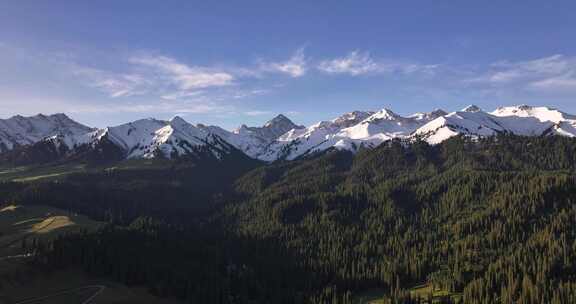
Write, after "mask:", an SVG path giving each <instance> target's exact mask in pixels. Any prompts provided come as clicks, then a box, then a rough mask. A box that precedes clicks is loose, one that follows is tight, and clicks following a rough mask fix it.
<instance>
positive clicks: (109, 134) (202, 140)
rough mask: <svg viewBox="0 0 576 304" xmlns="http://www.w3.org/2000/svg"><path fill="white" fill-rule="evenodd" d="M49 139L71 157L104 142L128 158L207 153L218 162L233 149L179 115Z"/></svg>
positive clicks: (169, 156) (141, 120) (142, 120)
mask: <svg viewBox="0 0 576 304" xmlns="http://www.w3.org/2000/svg"><path fill="white" fill-rule="evenodd" d="M49 140H51V141H52V143H53V144H55V145H57V146H60V145H65V146H66V149H65V150H66V151H68V153H71V154H73V153H75V151H76V150H78V149H81V150H85V149H86V147H90V148H92V149H97V148H98V146H99V145H100V144H101V143H103V142H104V141H106V142H109V143H112V144H113V145H115V146H116V147H118V148H119V149H120V150H121V151H122V152H123V154H124V157H125V158H128V159H135V158H155V157H164V158H173V157H176V156H200V155H201V154H202V155H206V153H210V154H211V155H212V156H214V157H216V158H219V159H220V158H221V157H222V156H223V155H225V154H227V153H230V152H232V149H233V148H232V146H230V145H229V144H228V143H225V142H223V141H222V140H220V138H219V137H218V136H217V135H214V134H213V133H210V132H208V131H207V130H205V129H203V128H200V127H197V126H194V125H192V124H190V123H188V122H186V121H185V120H184V119H182V118H180V117H178V116H177V117H174V118H172V119H171V120H169V121H164V120H157V119H153V118H148V119H140V120H137V121H134V122H130V123H126V124H122V125H119V126H114V127H108V128H104V129H99V130H95V131H92V132H89V133H86V134H81V135H70V136H58V137H52V138H50V139H49Z"/></svg>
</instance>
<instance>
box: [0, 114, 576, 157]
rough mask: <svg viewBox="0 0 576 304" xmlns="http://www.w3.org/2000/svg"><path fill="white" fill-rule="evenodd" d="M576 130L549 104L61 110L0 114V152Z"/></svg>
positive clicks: (268, 151) (253, 151) (128, 152)
mask: <svg viewBox="0 0 576 304" xmlns="http://www.w3.org/2000/svg"><path fill="white" fill-rule="evenodd" d="M460 134H462V135H466V136H472V137H481V136H491V135H495V134H516V135H523V136H546V135H563V136H570V137H574V136H576V116H574V115H570V114H567V113H564V112H562V111H559V110H557V109H554V108H550V107H532V106H527V105H520V106H507V107H499V108H497V109H496V110H495V111H492V112H485V111H482V110H481V109H480V108H479V107H477V106H473V105H472V106H468V107H466V108H464V109H462V110H461V111H455V112H451V113H447V112H445V111H443V110H435V111H433V112H428V113H415V114H413V115H410V116H401V115H398V114H396V113H394V112H393V111H391V110H389V109H382V110H379V111H353V112H350V113H345V114H343V115H341V116H339V117H337V118H334V119H332V120H328V121H320V122H318V123H315V124H313V125H311V126H308V127H305V126H300V125H296V124H295V123H293V122H292V121H291V120H290V119H288V118H287V117H286V116H284V115H278V116H276V117H275V118H273V119H272V120H270V121H268V122H267V123H266V124H264V125H263V126H261V127H248V126H246V125H242V126H241V127H239V128H238V129H235V130H233V131H228V130H225V129H223V128H220V127H218V126H206V125H203V124H196V125H193V124H190V123H189V122H187V121H185V120H184V119H182V118H181V117H174V118H172V119H171V120H168V121H165V120H157V119H153V118H150V119H141V120H137V121H133V122H129V123H126V124H122V125H118V126H112V127H107V128H101V129H98V128H91V127H88V126H85V125H82V124H80V123H78V122H75V121H74V120H72V119H70V118H69V117H68V116H66V115H65V114H54V115H49V116H48V115H43V114H38V115H36V116H31V117H23V116H14V117H11V118H8V119H4V120H1V119H0V156H2V157H0V159H1V160H4V161H6V160H11V161H15V162H19V163H30V162H42V161H54V160H60V159H78V158H80V159H82V158H85V157H89V158H91V159H100V160H122V159H138V158H147V159H150V158H159V157H161V158H177V157H192V158H196V159H203V158H206V157H209V158H212V159H215V160H222V159H224V158H226V157H230V156H232V155H237V154H240V155H242V156H244V157H245V156H247V157H250V158H253V159H259V160H262V161H266V162H271V161H276V160H293V159H296V158H299V157H303V156H307V155H311V154H314V153H317V152H321V151H324V150H327V149H330V148H335V149H340V150H349V151H352V152H356V151H358V150H359V149H360V148H372V147H376V146H378V145H379V144H381V143H382V142H384V141H387V140H390V139H394V138H402V139H405V140H424V141H427V142H428V143H430V144H438V143H440V142H442V141H444V140H446V139H448V138H450V137H453V136H456V135H460Z"/></svg>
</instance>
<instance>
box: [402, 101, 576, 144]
mask: <svg viewBox="0 0 576 304" xmlns="http://www.w3.org/2000/svg"><path fill="white" fill-rule="evenodd" d="M575 118H576V117H575V116H573V115H569V114H566V113H563V112H560V111H558V110H555V109H551V108H547V107H530V106H526V105H521V106H512V107H500V108H498V109H496V110H495V111H494V112H492V113H487V112H484V111H482V110H480V109H479V108H478V107H476V106H469V107H467V108H465V109H463V110H462V111H457V112H452V113H450V114H447V115H444V116H441V117H438V118H436V119H435V120H433V121H431V122H429V123H427V124H426V125H424V126H422V127H420V128H418V129H417V130H416V131H415V132H414V134H413V135H412V136H413V137H419V138H422V139H424V140H426V141H427V142H429V143H431V144H437V143H440V142H442V141H444V140H446V139H448V138H450V137H452V136H455V135H458V134H465V135H470V136H490V135H495V134H497V133H511V134H516V135H524V136H540V135H547V134H557V135H565V136H575V135H576V132H575V131H576V119H575Z"/></svg>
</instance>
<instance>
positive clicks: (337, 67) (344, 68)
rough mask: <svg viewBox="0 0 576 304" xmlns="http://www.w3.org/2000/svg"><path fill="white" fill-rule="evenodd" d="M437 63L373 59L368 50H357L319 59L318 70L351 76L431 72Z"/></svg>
mask: <svg viewBox="0 0 576 304" xmlns="http://www.w3.org/2000/svg"><path fill="white" fill-rule="evenodd" d="M437 67H438V65H421V64H416V63H406V62H394V61H384V60H376V59H374V58H373V57H372V56H371V55H370V53H368V52H360V51H358V50H356V51H352V52H350V53H348V54H347V55H346V56H344V57H338V58H334V59H329V60H323V61H321V62H320V63H319V64H318V66H317V68H318V70H320V71H322V72H325V73H328V74H348V75H352V76H357V75H365V74H387V73H389V74H393V73H397V74H413V73H426V74H431V73H433V72H434V70H435V69H436V68H437Z"/></svg>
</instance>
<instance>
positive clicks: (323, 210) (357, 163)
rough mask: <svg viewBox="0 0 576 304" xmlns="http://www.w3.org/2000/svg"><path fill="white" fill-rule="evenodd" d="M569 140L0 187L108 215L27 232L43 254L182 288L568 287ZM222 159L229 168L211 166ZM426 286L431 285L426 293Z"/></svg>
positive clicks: (477, 292)
mask: <svg viewBox="0 0 576 304" xmlns="http://www.w3.org/2000/svg"><path fill="white" fill-rule="evenodd" d="M575 168H576V140H574V139H570V138H565V137H560V136H550V137H518V136H510V135H501V136H497V137H490V138H484V139H474V140H473V139H469V138H465V137H456V138H452V139H450V140H447V141H445V142H443V143H441V144H439V145H435V146H430V145H428V144H426V143H424V142H415V143H409V144H408V143H405V142H401V141H399V140H393V141H389V142H386V143H384V144H382V145H381V146H379V147H378V148H375V149H366V150H362V151H360V152H358V153H357V154H356V155H353V154H351V153H349V152H344V151H327V152H325V153H322V154H320V155H316V156H314V157H310V158H307V159H301V160H296V161H291V162H277V163H273V164H269V165H258V164H256V163H252V164H246V165H242V166H238V167H237V168H236V170H224V168H219V169H220V170H216V169H214V168H210V167H203V166H194V167H188V166H186V165H184V164H175V165H174V166H173V167H171V168H168V169H162V170H156V171H155V170H132V171H119V170H107V171H103V172H100V173H90V174H88V173H81V174H75V175H73V176H70V177H68V178H67V179H64V180H59V181H51V182H38V183H31V184H18V183H4V184H2V185H1V189H0V195H2V197H3V198H4V199H3V200H4V201H5V202H14V203H17V204H23V205H26V204H43V205H51V206H54V207H59V208H64V209H67V210H72V211H75V212H79V213H82V214H86V215H88V216H90V217H92V218H95V219H98V220H103V221H107V222H109V223H110V225H109V226H108V227H106V228H105V229H102V230H100V231H98V232H96V233H83V234H75V235H68V236H64V237H61V238H59V239H57V240H55V241H53V242H50V243H39V242H34V243H27V244H23V246H25V247H26V248H27V250H30V251H34V252H36V253H38V254H37V255H36V257H35V259H34V261H33V263H35V265H37V267H38V268H39V269H44V270H46V271H57V270H59V269H62V268H65V267H78V266H79V267H82V268H83V269H84V270H85V271H87V272H89V273H92V274H95V275H102V276H105V277H111V278H113V279H115V280H118V281H120V282H123V283H126V284H128V285H140V286H146V287H148V289H149V290H150V291H151V292H153V293H154V294H157V295H160V296H166V297H176V298H179V299H181V300H183V301H185V302H189V303H355V301H356V296H357V295H358V294H361V293H363V292H365V291H367V290H373V289H378V290H381V291H382V297H383V298H386V299H387V300H389V301H390V302H392V303H418V302H421V303H426V302H427V301H431V299H429V298H428V297H423V298H422V297H415V296H413V295H412V296H411V295H410V293H409V292H407V289H408V288H409V287H411V286H414V285H418V284H422V283H428V284H431V285H433V286H435V287H437V288H439V289H442V290H446V291H448V292H449V293H450V294H458V295H459V297H456V298H455V297H450V296H446V297H445V298H443V299H440V301H443V302H446V303H450V302H454V301H458V302H462V303H574V302H576V228H575V227H576V174H575V171H574V169H575ZM219 172H227V173H226V174H224V173H219ZM429 297H431V296H429Z"/></svg>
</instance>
